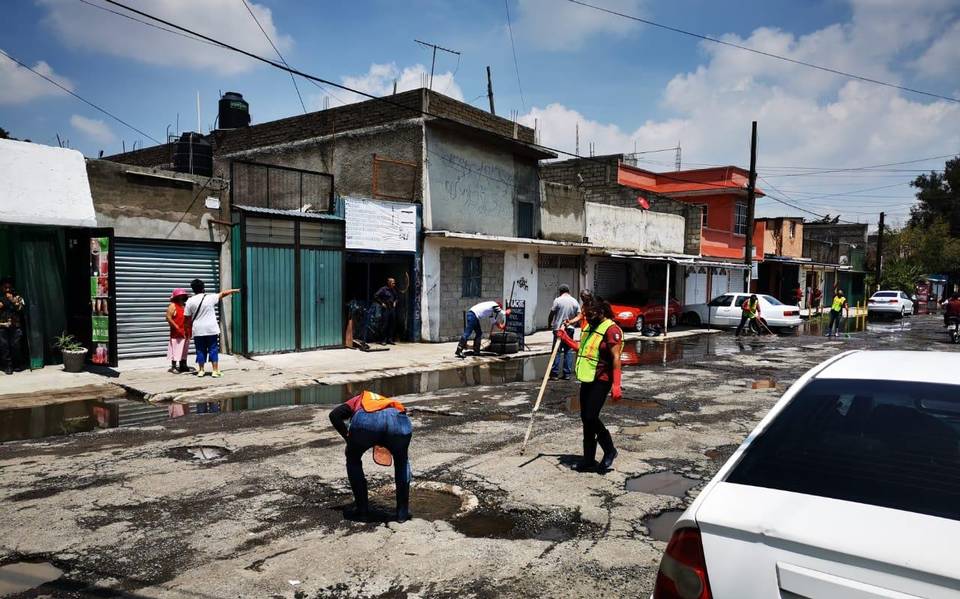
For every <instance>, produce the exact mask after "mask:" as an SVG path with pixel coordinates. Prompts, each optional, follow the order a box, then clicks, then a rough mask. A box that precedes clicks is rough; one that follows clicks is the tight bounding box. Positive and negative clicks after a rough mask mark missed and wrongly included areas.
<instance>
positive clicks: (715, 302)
mask: <svg viewBox="0 0 960 599" xmlns="http://www.w3.org/2000/svg"><path fill="white" fill-rule="evenodd" d="M732 303H733V296H732V295H721V296H718V297H715V298H713V299H712V300H711V301H710V305H711V306H713V307H715V308H719V307H721V306H729V305H730V304H732Z"/></svg>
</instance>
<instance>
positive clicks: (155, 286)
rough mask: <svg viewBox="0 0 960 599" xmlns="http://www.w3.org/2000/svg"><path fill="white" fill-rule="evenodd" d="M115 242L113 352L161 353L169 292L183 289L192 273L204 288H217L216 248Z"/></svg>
mask: <svg viewBox="0 0 960 599" xmlns="http://www.w3.org/2000/svg"><path fill="white" fill-rule="evenodd" d="M115 244H116V281H117V349H118V354H119V357H120V358H121V359H122V358H145V357H153V356H165V355H166V353H167V340H168V339H169V336H170V329H169V327H168V326H167V321H166V319H165V314H166V311H167V306H168V305H169V304H170V292H171V291H173V289H174V288H175V287H185V288H187V289H189V288H190V281H192V280H193V279H200V280H201V281H203V282H204V285H206V290H207V291H208V292H218V291H219V290H220V249H219V247H218V246H217V245H214V244H205V243H189V242H182V243H160V242H156V241H154V242H151V241H144V240H130V239H119V240H117V241H116V242H115ZM191 353H192V349H191Z"/></svg>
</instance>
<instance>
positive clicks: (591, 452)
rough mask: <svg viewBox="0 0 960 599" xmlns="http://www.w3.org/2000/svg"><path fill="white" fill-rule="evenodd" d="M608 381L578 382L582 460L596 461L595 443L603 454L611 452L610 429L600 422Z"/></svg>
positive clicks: (611, 384) (610, 384) (609, 385)
mask: <svg viewBox="0 0 960 599" xmlns="http://www.w3.org/2000/svg"><path fill="white" fill-rule="evenodd" d="M612 386H613V383H612V382H610V381H593V382H592V383H581V384H580V421H581V422H582V423H583V461H584V462H596V461H597V443H599V444H600V447H601V449H603V453H604V455H609V454H611V453H612V452H613V450H614V448H613V439H612V438H611V437H610V431H608V430H607V427H605V426H604V425H603V422H600V410H601V409H603V404H604V403H605V402H606V401H607V395H609V394H610V388H611V387H612Z"/></svg>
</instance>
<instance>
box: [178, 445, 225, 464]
mask: <svg viewBox="0 0 960 599" xmlns="http://www.w3.org/2000/svg"><path fill="white" fill-rule="evenodd" d="M187 453H189V454H190V455H191V456H193V459H195V460H200V461H201V462H206V461H210V460H219V459H222V458H225V457H227V456H228V455H230V454H231V453H233V452H232V451H231V450H229V449H227V448H226V447H218V446H216V445H195V446H193V447H188V448H187Z"/></svg>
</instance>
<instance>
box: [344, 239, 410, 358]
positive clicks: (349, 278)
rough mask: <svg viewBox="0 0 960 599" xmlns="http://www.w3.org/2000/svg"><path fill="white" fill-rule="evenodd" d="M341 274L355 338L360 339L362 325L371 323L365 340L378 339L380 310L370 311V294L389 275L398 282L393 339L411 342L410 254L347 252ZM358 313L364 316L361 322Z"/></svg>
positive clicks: (380, 285) (371, 301)
mask: <svg viewBox="0 0 960 599" xmlns="http://www.w3.org/2000/svg"><path fill="white" fill-rule="evenodd" d="M344 274H345V276H344V294H345V298H346V301H347V305H348V307H350V308H351V310H350V311H351V315H353V318H354V329H353V337H354V339H362V336H363V328H364V326H365V325H366V324H369V325H370V331H369V332H368V333H367V339H366V340H367V341H379V340H380V335H381V333H382V330H381V327H380V319H379V310H377V309H376V308H374V309H373V310H370V306H371V304H372V303H373V301H374V300H373V296H374V294H375V293H376V292H377V290H379V289H380V288H381V287H383V286H384V285H386V284H387V279H388V278H393V279H394V280H396V282H397V291H398V292H399V298H400V299H399V300H398V301H397V312H396V323H395V327H396V328H395V331H394V333H395V334H394V338H396V339H399V340H404V341H413V340H414V335H413V307H414V296H415V293H414V286H413V284H412V283H413V281H414V272H413V256H412V255H404V254H395V253H391V254H381V253H373V252H348V253H347V260H346V270H345V273H344ZM357 315H363V323H362V324H361V322H359V318H358V316H357Z"/></svg>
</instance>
